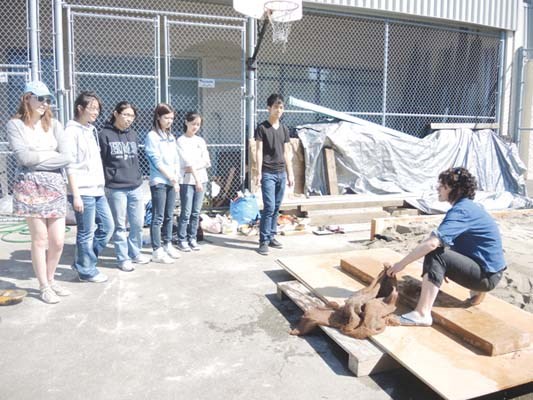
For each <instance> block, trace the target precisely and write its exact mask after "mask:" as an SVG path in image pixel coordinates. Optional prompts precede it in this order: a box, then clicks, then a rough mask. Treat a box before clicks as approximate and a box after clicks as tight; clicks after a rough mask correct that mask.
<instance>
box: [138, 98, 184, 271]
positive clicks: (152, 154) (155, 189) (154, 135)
mask: <svg viewBox="0 0 533 400" xmlns="http://www.w3.org/2000/svg"><path fill="white" fill-rule="evenodd" d="M173 122H174V110H173V109H172V107H171V106H170V105H168V104H165V103H161V104H158V105H157V107H156V108H155V110H154V122H153V130H152V131H150V132H149V133H148V135H147V136H146V139H145V142H144V145H145V147H144V149H145V152H146V156H147V157H148V160H149V161H150V192H151V194H152V223H151V224H150V238H151V241H152V249H153V253H152V261H153V262H157V263H163V264H171V263H173V262H174V260H173V259H177V258H180V254H179V252H178V251H177V250H176V249H175V248H174V247H173V246H172V217H173V216H174V208H175V207H176V189H178V187H179V186H178V185H179V168H180V165H179V163H180V160H179V155H178V148H177V145H176V138H175V137H174V135H173V134H172V133H171V127H172V123H173ZM161 225H162V226H163V231H161ZM161 236H162V237H163V244H161Z"/></svg>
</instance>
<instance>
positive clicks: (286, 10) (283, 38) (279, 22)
mask: <svg viewBox="0 0 533 400" xmlns="http://www.w3.org/2000/svg"><path fill="white" fill-rule="evenodd" d="M296 8H297V5H295V4H294V3H292V2H290V1H270V2H267V3H266V4H265V9H266V11H265V13H266V15H267V17H268V21H269V22H270V25H271V26H272V43H274V44H279V45H281V49H282V51H283V52H285V51H286V50H287V41H288V40H289V33H290V32H291V25H292V21H287V18H286V17H288V16H289V15H290V14H291V12H293V11H294V10H295V9H296Z"/></svg>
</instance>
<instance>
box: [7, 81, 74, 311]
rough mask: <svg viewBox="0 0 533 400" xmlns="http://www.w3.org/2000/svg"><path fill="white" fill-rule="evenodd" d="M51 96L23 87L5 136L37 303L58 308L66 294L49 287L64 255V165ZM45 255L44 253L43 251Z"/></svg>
mask: <svg viewBox="0 0 533 400" xmlns="http://www.w3.org/2000/svg"><path fill="white" fill-rule="evenodd" d="M51 102H52V94H51V93H50V91H49V90H48V88H47V87H46V85H45V84H44V83H42V82H40V81H33V82H28V83H27V84H26V87H25V88H24V94H23V95H22V98H21V101H20V104H19V108H18V111H17V114H16V115H15V116H14V117H13V119H11V120H10V121H9V122H8V123H7V126H6V128H7V135H8V140H9V144H10V146H11V149H12V150H13V152H14V154H15V156H16V158H17V161H18V164H19V169H18V171H17V180H16V182H15V184H14V186H13V213H14V214H15V215H20V216H24V217H26V222H27V224H28V227H29V229H30V234H31V261H32V265H33V270H34V271H35V275H36V277H37V280H38V281H39V287H40V290H41V300H42V301H44V302H45V303H48V304H54V303H58V302H59V300H60V299H59V297H58V296H68V295H70V292H69V291H68V290H67V289H65V288H63V287H61V286H60V285H58V284H57V283H56V282H55V281H54V274H55V271H56V268H57V264H58V263H59V259H60V257H61V253H62V252H63V243H64V239H65V215H66V211H67V194H66V184H65V179H64V174H63V170H62V169H63V168H64V167H66V166H67V165H68V163H69V158H68V154H67V152H66V151H65V140H64V132H63V127H62V126H61V123H60V122H59V121H57V120H55V119H53V118H52V112H51V110H50V104H51ZM47 249H48V251H47Z"/></svg>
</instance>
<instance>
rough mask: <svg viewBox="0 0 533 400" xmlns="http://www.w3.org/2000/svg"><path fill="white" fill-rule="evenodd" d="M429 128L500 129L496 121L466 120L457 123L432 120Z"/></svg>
mask: <svg viewBox="0 0 533 400" xmlns="http://www.w3.org/2000/svg"><path fill="white" fill-rule="evenodd" d="M429 128H430V129H431V130H434V131H435V130H439V129H463V128H465V129H473V130H476V129H500V124H498V123H483V122H478V123H475V122H474V123H468V122H459V123H436V122H433V123H431V124H429Z"/></svg>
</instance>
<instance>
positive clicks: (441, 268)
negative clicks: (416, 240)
mask: <svg viewBox="0 0 533 400" xmlns="http://www.w3.org/2000/svg"><path fill="white" fill-rule="evenodd" d="M504 270H505V268H503V269H502V270H501V271H499V272H496V273H491V272H485V271H484V270H483V268H481V266H480V265H479V264H478V263H477V262H475V261H474V260H472V259H471V258H469V257H467V256H464V255H462V254H460V253H457V252H456V251H453V250H450V249H449V248H444V247H439V248H438V249H436V250H434V251H432V252H431V253H429V254H427V255H426V257H424V268H423V271H422V276H424V275H425V274H426V273H427V274H428V279H429V281H430V282H432V283H433V284H434V285H435V286H437V287H439V288H440V286H441V285H442V281H443V280H444V277H447V278H449V279H451V280H452V281H454V282H456V283H458V284H459V285H461V286H464V287H465V288H467V289H470V290H474V291H476V292H488V291H490V290H492V289H494V288H495V287H496V285H497V284H498V282H500V279H501V278H502V275H503V271H504Z"/></svg>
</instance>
